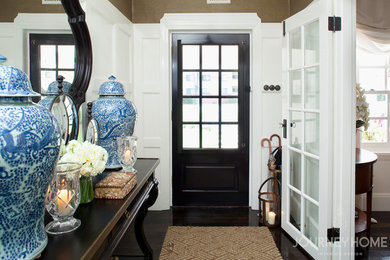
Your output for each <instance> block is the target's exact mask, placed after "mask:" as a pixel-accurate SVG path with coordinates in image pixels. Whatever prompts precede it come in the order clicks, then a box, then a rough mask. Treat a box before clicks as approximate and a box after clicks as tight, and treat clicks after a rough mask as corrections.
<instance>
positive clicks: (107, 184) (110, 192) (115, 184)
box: [95, 172, 137, 199]
mask: <svg viewBox="0 0 390 260" xmlns="http://www.w3.org/2000/svg"><path fill="white" fill-rule="evenodd" d="M136 184H137V178H136V175H135V173H132V172H111V173H110V174H109V175H107V176H106V177H105V178H104V179H103V180H101V181H100V182H99V183H98V184H96V186H95V198H97V199H123V198H124V197H125V196H126V195H127V194H128V193H129V192H130V191H131V190H132V189H133V188H134V186H135V185H136Z"/></svg>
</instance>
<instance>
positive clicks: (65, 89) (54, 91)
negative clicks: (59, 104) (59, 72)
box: [45, 81, 72, 95]
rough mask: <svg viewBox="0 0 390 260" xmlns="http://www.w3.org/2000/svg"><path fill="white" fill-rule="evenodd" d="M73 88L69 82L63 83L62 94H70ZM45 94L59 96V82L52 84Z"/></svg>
mask: <svg viewBox="0 0 390 260" xmlns="http://www.w3.org/2000/svg"><path fill="white" fill-rule="evenodd" d="M71 86H72V84H71V83H69V82H68V81H63V82H62V92H64V93H66V94H68V93H69V90H70V87H71ZM45 94H48V95H57V94H58V81H53V82H52V83H50V84H49V86H48V87H47V91H45Z"/></svg>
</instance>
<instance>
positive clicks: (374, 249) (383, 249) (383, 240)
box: [355, 211, 390, 260]
mask: <svg viewBox="0 0 390 260" xmlns="http://www.w3.org/2000/svg"><path fill="white" fill-rule="evenodd" d="M372 217H373V218H375V219H376V220H377V221H378V224H371V237H372V239H371V240H372V241H373V243H372V246H371V247H370V248H369V249H368V250H362V249H361V248H357V249H356V257H355V259H356V260H373V259H375V260H376V259H386V260H389V259H390V212H389V211H383V212H380V211H376V212H375V211H374V212H372ZM360 237H361V236H360ZM357 241H359V240H357ZM359 243H360V244H361V245H365V244H367V239H364V238H363V239H361V240H360V242H359ZM359 243H357V244H359Z"/></svg>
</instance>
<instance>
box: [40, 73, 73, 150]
mask: <svg viewBox="0 0 390 260" xmlns="http://www.w3.org/2000/svg"><path fill="white" fill-rule="evenodd" d="M70 87H71V84H70V83H69V82H66V81H64V77H63V76H61V75H59V76H58V77H57V81H54V82H52V83H50V84H49V86H48V89H47V91H45V93H44V95H45V97H44V98H42V100H41V101H39V104H41V105H43V106H44V107H46V108H48V109H49V110H50V111H51V112H52V114H53V115H54V117H55V118H56V119H57V121H58V123H59V124H60V128H61V138H62V139H63V140H64V142H65V144H67V143H68V142H69V141H70V140H72V139H77V135H78V127H79V118H78V113H77V108H76V106H75V104H74V102H73V99H72V97H71V96H69V95H68V94H67V93H68V91H69V89H70Z"/></svg>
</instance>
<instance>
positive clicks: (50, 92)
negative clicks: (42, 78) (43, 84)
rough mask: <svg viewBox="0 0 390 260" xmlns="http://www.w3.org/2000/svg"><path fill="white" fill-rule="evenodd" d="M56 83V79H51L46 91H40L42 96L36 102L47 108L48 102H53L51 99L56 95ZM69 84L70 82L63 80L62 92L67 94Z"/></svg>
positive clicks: (48, 106)
mask: <svg viewBox="0 0 390 260" xmlns="http://www.w3.org/2000/svg"><path fill="white" fill-rule="evenodd" d="M58 84H59V83H58V82H57V81H53V82H52V83H50V84H49V86H48V87H47V91H46V92H44V93H42V95H43V96H44V97H43V98H42V99H41V101H39V103H38V104H40V105H42V106H44V107H46V108H47V109H49V108H50V104H51V103H52V102H53V99H54V98H55V97H56V96H57V95H58V91H59V89H58ZM71 86H72V84H70V83H69V82H67V81H63V82H62V92H64V93H66V94H68V93H69V90H70V87H71Z"/></svg>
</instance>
